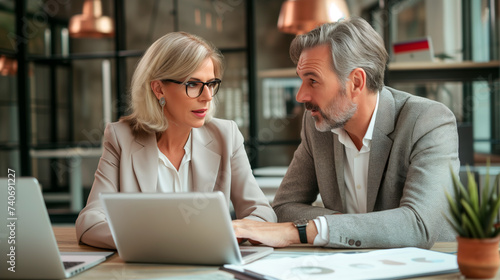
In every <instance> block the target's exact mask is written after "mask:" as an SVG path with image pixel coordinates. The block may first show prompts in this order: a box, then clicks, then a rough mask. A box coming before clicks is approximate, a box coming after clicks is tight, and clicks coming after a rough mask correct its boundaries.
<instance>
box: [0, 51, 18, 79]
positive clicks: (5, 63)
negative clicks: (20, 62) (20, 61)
mask: <svg viewBox="0 0 500 280" xmlns="http://www.w3.org/2000/svg"><path fill="white" fill-rule="evenodd" d="M16 74H17V60H15V59H12V58H9V57H6V56H5V55H1V56H0V75H1V76H14V75H16Z"/></svg>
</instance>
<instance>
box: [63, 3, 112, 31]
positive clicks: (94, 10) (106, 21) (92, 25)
mask: <svg viewBox="0 0 500 280" xmlns="http://www.w3.org/2000/svg"><path fill="white" fill-rule="evenodd" d="M68 29H69V36H70V37H73V38H106V37H113V36H114V33H115V32H114V27H113V20H112V19H111V18H110V17H107V16H103V15H102V3H101V0H85V2H84V3H83V13H82V14H81V15H75V16H73V17H71V19H70V21H69V27H68Z"/></svg>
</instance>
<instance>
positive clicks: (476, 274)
mask: <svg viewBox="0 0 500 280" xmlns="http://www.w3.org/2000/svg"><path fill="white" fill-rule="evenodd" d="M451 175H452V177H453V194H450V193H448V192H446V197H447V199H448V203H449V206H450V212H451V218H448V217H447V220H448V222H449V223H450V224H451V225H452V226H453V228H454V229H455V231H456V232H457V234H458V236H457V244H458V249H457V263H458V267H459V269H460V272H461V273H462V274H463V275H464V276H466V277H468V278H492V277H494V276H495V275H496V272H497V270H498V267H499V266H500V255H499V251H498V243H499V240H500V237H499V233H500V227H498V225H497V224H496V219H497V217H498V211H499V208H500V197H499V194H498V183H499V178H500V174H499V175H497V176H496V179H495V182H494V184H493V185H492V186H490V176H489V163H488V167H487V172H486V178H485V184H484V186H483V188H482V190H480V189H479V187H478V184H477V183H476V180H475V179H474V175H473V174H472V173H471V172H470V170H469V169H468V168H467V181H468V182H467V188H466V187H464V186H463V185H462V183H461V182H460V180H459V178H458V177H457V175H456V174H454V172H453V170H452V171H451ZM480 192H481V196H479V194H480Z"/></svg>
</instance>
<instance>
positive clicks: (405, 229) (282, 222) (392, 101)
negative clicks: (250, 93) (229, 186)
mask: <svg viewBox="0 0 500 280" xmlns="http://www.w3.org/2000/svg"><path fill="white" fill-rule="evenodd" d="M290 56H291V58H292V60H293V61H294V63H296V65H297V67H296V70H297V75H298V76H299V77H300V78H301V79H302V85H301V87H300V89H299V91H298V93H297V97H296V99H297V101H299V102H301V103H304V104H305V107H306V109H307V111H306V112H305V113H304V117H303V126H302V131H301V139H302V142H301V144H300V145H299V147H298V148H297V151H296V152H295V154H294V157H293V160H292V162H291V164H290V166H289V168H288V171H287V173H286V175H285V177H284V179H283V182H282V183H281V186H280V187H279V189H278V191H277V193H276V196H275V199H274V202H273V208H274V210H275V211H276V214H277V216H278V221H279V223H265V222H252V221H243V220H237V221H234V222H233V227H234V229H235V232H236V235H237V237H239V238H248V239H250V240H251V242H254V243H263V244H266V245H269V246H274V247H283V246H287V245H289V244H294V243H309V244H314V245H316V246H327V247H333V248H392V247H406V246H412V247H420V248H430V247H432V245H433V244H434V243H435V242H436V241H438V240H439V241H450V240H453V239H454V236H455V234H454V232H453V230H452V229H451V227H450V226H449V225H448V223H447V222H446V219H445V215H449V210H448V207H447V202H446V197H445V190H448V191H450V188H451V186H452V178H451V176H450V167H451V169H452V170H453V171H454V172H455V173H456V174H458V170H459V167H460V162H459V159H458V133H457V126H456V119H455V116H454V115H453V113H452V112H451V111H450V110H449V109H448V108H447V107H446V106H444V105H443V104H441V103H438V102H435V101H431V100H429V99H425V98H421V97H417V96H413V95H411V94H409V93H406V92H402V91H398V90H395V89H392V88H389V87H385V86H384V84H383V80H384V72H385V67H386V65H387V61H388V54H387V52H386V50H385V48H384V43H383V40H382V39H381V37H380V36H379V35H378V34H377V32H376V31H375V30H374V29H373V28H372V27H371V26H370V25H369V24H368V23H367V22H366V21H364V20H363V19H360V18H352V19H349V20H344V21H340V22H337V23H327V24H324V25H322V26H320V27H318V28H316V29H314V30H312V31H310V32H309V33H307V34H303V35H299V36H297V37H296V38H295V39H294V40H293V42H292V44H291V46H290ZM318 194H319V195H320V197H321V199H322V202H323V205H324V206H323V207H317V206H313V205H312V204H313V202H314V201H315V200H316V199H317V196H318Z"/></svg>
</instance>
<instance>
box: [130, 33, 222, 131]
mask: <svg viewBox="0 0 500 280" xmlns="http://www.w3.org/2000/svg"><path fill="white" fill-rule="evenodd" d="M207 58H210V59H211V60H212V62H213V65H214V74H215V77H216V78H219V79H221V78H222V72H223V56H222V54H221V52H220V51H219V50H218V49H217V48H216V47H215V46H214V45H213V44H211V43H209V42H208V41H206V40H204V39H203V38H201V37H199V36H196V35H193V34H189V33H186V32H172V33H168V34H166V35H164V36H163V37H161V38H160V39H158V40H156V41H155V42H154V43H153V44H152V45H151V46H150V47H149V48H148V49H147V50H146V52H145V53H144V55H143V57H142V58H141V60H140V61H139V63H138V64H137V68H136V69H135V72H134V74H133V76H132V83H131V88H130V101H129V110H130V112H131V113H130V114H129V115H128V116H125V117H123V118H122V120H124V121H128V122H129V123H130V125H131V127H132V130H133V131H134V133H140V132H148V133H151V132H154V133H161V132H163V131H165V130H167V128H168V120H167V118H166V117H165V115H164V114H163V111H162V107H161V106H160V104H159V103H158V99H157V98H156V96H155V94H154V92H153V91H152V89H151V81H155V80H163V79H173V80H180V81H187V80H189V79H190V78H191V75H192V74H193V73H194V72H195V71H196V70H197V69H198V68H199V67H200V66H201V64H202V63H203V62H204V61H205V60H206V59H207ZM214 111H215V105H214V102H211V104H210V107H209V111H208V113H207V116H206V121H207V122H209V121H210V120H211V119H212V116H213V114H214Z"/></svg>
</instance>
